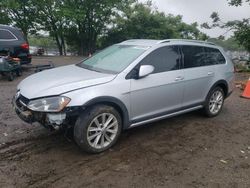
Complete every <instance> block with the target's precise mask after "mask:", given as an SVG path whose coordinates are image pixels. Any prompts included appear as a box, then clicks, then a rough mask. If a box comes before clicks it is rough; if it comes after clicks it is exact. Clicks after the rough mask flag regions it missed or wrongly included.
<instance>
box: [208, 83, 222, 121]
mask: <svg viewBox="0 0 250 188" xmlns="http://www.w3.org/2000/svg"><path fill="white" fill-rule="evenodd" d="M224 100H225V93H224V91H223V89H222V88H221V87H215V88H214V89H212V90H211V91H210V92H209V93H208V96H207V99H206V102H205V107H204V112H205V115H206V116H208V117H215V116H217V115H218V114H219V113H220V112H221V110H222V107H223V104H224Z"/></svg>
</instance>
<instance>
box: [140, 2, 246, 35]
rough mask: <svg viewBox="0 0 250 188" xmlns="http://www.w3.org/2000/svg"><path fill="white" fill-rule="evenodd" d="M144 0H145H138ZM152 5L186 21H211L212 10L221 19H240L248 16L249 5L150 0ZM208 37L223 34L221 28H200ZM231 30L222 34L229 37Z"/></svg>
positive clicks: (223, 31) (200, 22)
mask: <svg viewBox="0 0 250 188" xmlns="http://www.w3.org/2000/svg"><path fill="white" fill-rule="evenodd" d="M139 1H140V2H146V1H147V0H139ZM152 2H153V6H154V7H155V8H157V9H158V10H159V11H162V12H165V13H166V14H169V13H170V14H174V15H182V16H183V21H184V22H186V23H189V24H190V23H193V22H198V23H199V24H202V23H204V22H208V23H209V22H211V19H210V15H211V14H212V12H218V13H219V16H220V18H221V20H222V21H224V22H226V21H230V20H240V19H242V18H250V5H249V3H248V4H247V3H244V4H243V6H241V7H233V6H229V5H228V3H227V0H152ZM201 30H202V31H203V32H204V33H206V34H208V35H209V36H210V37H218V36H220V35H223V34H225V32H226V30H223V29H211V30H207V29H201ZM230 35H232V32H227V33H226V34H225V35H224V36H225V37H226V38H228V37H230Z"/></svg>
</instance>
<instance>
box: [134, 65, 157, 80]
mask: <svg viewBox="0 0 250 188" xmlns="http://www.w3.org/2000/svg"><path fill="white" fill-rule="evenodd" d="M154 69H155V68H154V67H153V66H152V65H142V66H140V69H139V75H138V77H139V78H143V77H146V76H148V75H150V74H151V73H152V72H154Z"/></svg>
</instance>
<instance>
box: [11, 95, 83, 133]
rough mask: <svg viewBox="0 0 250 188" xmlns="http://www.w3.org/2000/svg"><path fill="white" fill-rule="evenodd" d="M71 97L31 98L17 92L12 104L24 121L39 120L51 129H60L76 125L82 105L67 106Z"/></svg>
mask: <svg viewBox="0 0 250 188" xmlns="http://www.w3.org/2000/svg"><path fill="white" fill-rule="evenodd" d="M69 102H70V99H69V98H67V97H64V96H53V97H46V98H38V99H34V100H29V99H27V98H26V97H24V96H22V95H21V94H20V92H17V94H16V95H15V97H13V100H12V104H13V107H14V110H15V112H16V114H17V115H18V116H19V117H20V119H22V120H23V121H25V122H27V123H30V124H32V123H33V122H38V123H40V124H41V125H43V126H44V127H46V128H49V129H51V130H58V129H62V128H67V127H69V126H70V125H74V122H75V120H76V118H77V116H78V115H79V110H81V108H80V107H66V105H67V104H68V103H69Z"/></svg>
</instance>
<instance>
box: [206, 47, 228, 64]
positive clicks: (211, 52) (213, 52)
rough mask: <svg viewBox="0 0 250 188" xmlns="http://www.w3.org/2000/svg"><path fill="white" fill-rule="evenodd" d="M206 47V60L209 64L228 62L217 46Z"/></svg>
mask: <svg viewBox="0 0 250 188" xmlns="http://www.w3.org/2000/svg"><path fill="white" fill-rule="evenodd" d="M204 49H205V52H206V56H207V60H206V61H207V63H208V64H209V65H218V64H225V63H226V59H225V57H224V56H223V55H222V53H221V52H220V50H218V49H216V48H208V47H205V48H204Z"/></svg>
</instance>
